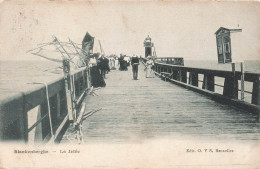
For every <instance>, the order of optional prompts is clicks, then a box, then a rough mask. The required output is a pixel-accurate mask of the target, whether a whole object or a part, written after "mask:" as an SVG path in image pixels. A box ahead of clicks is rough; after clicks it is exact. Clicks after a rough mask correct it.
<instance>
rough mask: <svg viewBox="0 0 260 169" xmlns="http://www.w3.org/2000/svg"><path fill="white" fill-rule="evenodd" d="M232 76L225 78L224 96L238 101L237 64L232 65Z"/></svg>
mask: <svg viewBox="0 0 260 169" xmlns="http://www.w3.org/2000/svg"><path fill="white" fill-rule="evenodd" d="M232 72H233V73H232V75H231V76H226V77H225V82H224V90H223V95H224V96H227V97H230V98H234V99H237V98H238V79H237V78H236V70H235V64H234V63H232Z"/></svg>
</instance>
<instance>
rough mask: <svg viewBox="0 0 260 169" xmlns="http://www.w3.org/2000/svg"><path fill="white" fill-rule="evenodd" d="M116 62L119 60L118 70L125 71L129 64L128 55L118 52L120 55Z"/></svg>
mask: <svg viewBox="0 0 260 169" xmlns="http://www.w3.org/2000/svg"><path fill="white" fill-rule="evenodd" d="M118 62H119V70H121V71H127V70H128V68H127V67H128V66H130V57H129V56H126V55H123V54H120V57H119V58H118Z"/></svg>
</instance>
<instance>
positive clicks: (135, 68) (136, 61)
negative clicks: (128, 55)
mask: <svg viewBox="0 0 260 169" xmlns="http://www.w3.org/2000/svg"><path fill="white" fill-rule="evenodd" d="M131 65H132V71H133V79H134V80H137V77H138V65H139V59H138V57H137V56H136V55H134V56H133V57H132V59H131Z"/></svg>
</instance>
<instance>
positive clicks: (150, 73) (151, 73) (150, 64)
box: [145, 57, 155, 78]
mask: <svg viewBox="0 0 260 169" xmlns="http://www.w3.org/2000/svg"><path fill="white" fill-rule="evenodd" d="M148 59H149V60H148V61H147V62H146V74H145V77H146V78H154V77H155V74H154V71H153V69H152V67H153V66H154V61H153V59H152V58H151V57H148Z"/></svg>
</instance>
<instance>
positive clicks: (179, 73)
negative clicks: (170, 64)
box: [177, 70, 181, 81]
mask: <svg viewBox="0 0 260 169" xmlns="http://www.w3.org/2000/svg"><path fill="white" fill-rule="evenodd" d="M177 80H178V81H181V71H180V70H178V75H177Z"/></svg>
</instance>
